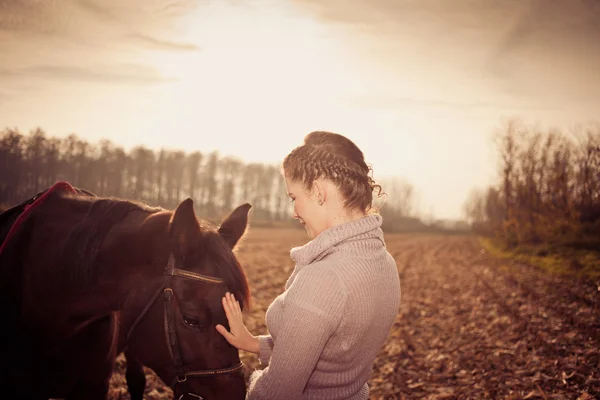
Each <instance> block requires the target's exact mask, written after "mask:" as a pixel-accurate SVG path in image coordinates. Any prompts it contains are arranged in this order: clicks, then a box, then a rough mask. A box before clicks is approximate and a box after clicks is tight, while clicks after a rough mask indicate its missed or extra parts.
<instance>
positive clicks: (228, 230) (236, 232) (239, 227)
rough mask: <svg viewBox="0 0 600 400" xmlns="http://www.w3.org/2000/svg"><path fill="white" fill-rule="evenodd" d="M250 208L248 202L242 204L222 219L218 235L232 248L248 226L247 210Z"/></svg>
mask: <svg viewBox="0 0 600 400" xmlns="http://www.w3.org/2000/svg"><path fill="white" fill-rule="evenodd" d="M251 208H252V205H250V204H249V203H245V204H242V205H241V206H239V207H238V208H236V209H235V210H233V211H232V212H231V214H229V216H228V217H227V218H225V219H224V220H223V222H222V223H221V226H220V227H219V235H221V237H222V238H223V239H225V241H226V242H227V244H229V247H231V248H232V249H233V248H234V247H235V245H236V244H237V242H238V241H239V240H240V238H241V237H242V236H243V235H244V233H245V232H246V227H247V226H248V212H249V211H250V209H251Z"/></svg>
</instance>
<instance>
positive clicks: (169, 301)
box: [126, 253, 244, 400]
mask: <svg viewBox="0 0 600 400" xmlns="http://www.w3.org/2000/svg"><path fill="white" fill-rule="evenodd" d="M173 278H182V279H189V280H193V281H197V282H202V283H209V284H221V283H224V281H223V279H221V278H216V277H213V276H208V275H203V274H199V273H196V272H192V271H187V270H184V269H181V268H176V267H175V257H174V256H173V253H171V254H170V255H169V261H168V262H167V268H166V270H165V281H164V284H163V285H161V286H160V287H159V288H158V290H157V291H156V293H154V295H153V296H152V298H151V299H150V301H149V302H148V303H147V304H146V306H145V307H144V309H143V310H142V312H141V313H140V315H139V316H138V317H137V319H136V320H135V322H134V323H133V325H131V328H129V332H127V338H126V346H127V345H128V343H129V338H130V336H131V334H132V333H133V330H134V329H135V328H136V326H137V325H138V324H139V323H140V322H141V321H142V319H143V318H144V316H145V315H146V313H147V312H148V310H149V309H150V307H151V306H152V304H154V302H155V301H156V299H157V298H158V296H160V294H161V292H162V293H163V299H164V310H165V312H164V329H165V339H166V341H167V345H168V349H169V353H170V355H171V360H172V361H173V364H174V365H175V379H174V380H173V383H172V384H171V389H172V390H173V392H175V388H176V386H177V384H179V383H183V382H185V381H187V379H188V378H206V377H215V376H219V375H226V374H232V373H235V372H237V371H240V370H241V369H242V368H243V367H244V363H242V362H240V363H238V364H236V365H234V366H232V367H228V368H218V369H203V370H190V371H186V368H185V367H184V365H183V360H182V358H181V350H180V348H179V342H178V341H177V329H176V325H175V306H174V304H173V298H174V297H175V296H174V293H173V288H172V285H171V281H172V280H173ZM187 395H190V396H192V397H194V398H197V399H202V397H200V396H198V395H197V394H194V393H187ZM184 396H186V394H182V395H181V396H179V399H178V400H181V399H183V397H184Z"/></svg>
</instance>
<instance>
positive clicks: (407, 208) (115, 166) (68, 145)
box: [0, 128, 427, 231]
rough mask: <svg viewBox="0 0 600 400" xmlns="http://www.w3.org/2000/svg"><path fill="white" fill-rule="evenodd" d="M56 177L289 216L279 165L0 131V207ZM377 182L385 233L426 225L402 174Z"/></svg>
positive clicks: (211, 213)
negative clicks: (245, 205) (381, 192)
mask: <svg viewBox="0 0 600 400" xmlns="http://www.w3.org/2000/svg"><path fill="white" fill-rule="evenodd" d="M59 180H64V181H68V182H69V183H71V184H72V185H73V186H76V187H78V188H81V189H85V190H88V191H90V192H93V193H94V194H96V195H98V196H103V197H104V196H106V197H115V198H123V199H131V200H137V201H142V202H144V203H147V204H149V205H152V206H161V207H164V208H166V209H174V208H175V207H176V206H177V205H178V204H179V202H180V201H182V200H183V199H185V198H187V197H190V198H192V199H193V200H194V204H195V207H196V210H197V212H198V214H199V215H201V216H202V217H203V218H206V219H218V218H220V217H222V216H223V215H225V214H227V213H228V212H230V211H231V210H232V209H233V208H235V207H236V206H237V205H239V204H242V203H245V202H250V203H251V204H252V205H253V213H254V219H255V220H259V221H283V220H289V219H290V212H291V204H290V202H289V198H288V196H287V193H286V190H285V184H284V180H283V178H282V176H281V173H280V166H279V165H271V164H263V163H245V162H243V161H242V160H240V159H239V158H236V157H230V156H222V155H220V154H219V153H218V152H216V151H213V152H210V153H203V152H200V151H192V152H186V151H183V150H169V149H159V150H152V149H149V148H146V147H144V146H137V147H135V148H133V149H131V150H129V151H126V150H124V148H123V147H121V146H118V145H117V144H115V143H113V142H111V141H110V140H106V139H103V140H101V141H99V142H98V143H90V142H88V141H86V140H84V139H82V138H81V137H79V136H78V135H76V134H71V135H69V136H66V137H63V138H59V137H53V136H49V135H47V134H46V132H44V130H42V129H41V128H36V129H34V130H32V131H30V132H29V133H28V134H23V133H21V132H20V131H19V130H18V129H12V128H6V129H4V131H2V132H1V133H0V205H3V206H4V207H5V208H6V207H9V206H11V205H14V204H18V203H20V202H21V201H23V200H25V199H28V198H30V197H32V196H33V195H35V194H37V193H39V192H40V191H42V190H44V189H45V188H48V187H50V186H52V185H53V184H54V183H55V182H57V181H59ZM381 183H382V186H383V188H384V191H385V192H386V193H387V194H388V195H387V198H386V201H385V204H384V207H383V208H382V209H381V214H382V215H383V216H384V218H385V219H384V221H386V222H385V223H386V224H387V230H395V231H398V230H414V229H426V228H427V227H426V226H425V225H424V224H423V223H422V222H421V221H420V220H419V219H418V218H416V217H415V216H414V210H415V206H414V196H413V193H414V190H413V186H412V185H411V184H410V183H409V182H407V181H405V180H402V179H400V178H392V179H388V180H386V181H383V182H381ZM384 228H386V227H384Z"/></svg>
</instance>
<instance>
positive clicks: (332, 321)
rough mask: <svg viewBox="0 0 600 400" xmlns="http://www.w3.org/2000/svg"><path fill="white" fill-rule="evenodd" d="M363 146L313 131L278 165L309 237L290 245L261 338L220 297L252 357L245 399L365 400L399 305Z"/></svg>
mask: <svg viewBox="0 0 600 400" xmlns="http://www.w3.org/2000/svg"><path fill="white" fill-rule="evenodd" d="M369 171H370V168H369V167H368V166H367V164H366V163H365V160H364V157H363V153H362V151H361V150H360V149H359V148H358V147H357V146H356V145H355V144H354V143H353V142H352V141H350V140H349V139H348V138H346V137H344V136H342V135H339V134H335V133H331V132H312V133H310V134H308V135H307V136H306V137H305V139H304V144H303V145H302V146H299V147H297V148H295V149H294V150H293V151H292V152H291V153H290V154H289V155H287V156H286V158H285V159H284V161H283V175H284V179H285V184H286V188H287V192H288V195H289V197H290V199H291V201H292V202H293V203H294V212H293V218H295V219H297V220H298V221H299V222H300V223H301V224H302V225H304V228H305V229H306V230H307V232H308V235H309V237H310V238H311V239H312V240H311V241H310V242H308V243H307V244H305V245H304V246H301V247H296V248H293V249H292V250H291V257H292V259H293V260H294V261H295V262H296V267H295V269H294V271H293V273H292V275H291V276H290V277H289V279H288V281H287V283H286V284H285V291H284V292H283V293H282V294H281V295H279V296H278V297H277V298H276V299H275V300H274V301H273V303H272V304H271V305H270V306H269V308H268V310H267V313H266V323H267V327H268V329H269V332H270V335H260V336H253V335H252V334H251V333H250V332H249V331H248V329H247V328H246V327H245V325H244V323H243V320H242V312H241V310H240V306H239V303H238V302H237V301H236V300H235V299H234V298H233V296H232V295H231V294H229V293H228V294H226V296H225V297H224V298H223V307H224V308H225V312H226V315H227V319H228V322H229V327H230V331H227V329H226V328H225V327H223V326H222V325H218V326H217V330H218V331H219V332H220V333H221V334H222V335H223V336H224V337H225V339H227V341H228V342H229V343H231V344H232V345H233V346H235V347H236V348H238V349H241V350H245V351H249V352H252V353H255V354H258V355H259V359H260V362H261V363H262V364H268V365H267V366H266V368H264V369H263V370H259V371H255V372H254V373H253V374H252V376H251V377H250V385H249V388H248V396H247V398H248V399H251V400H252V399H275V400H293V399H367V398H368V395H369V387H368V385H367V381H368V380H369V378H370V374H371V370H372V367H373V362H374V360H375V357H376V356H377V354H378V352H379V351H380V349H381V347H382V345H383V343H384V341H385V339H386V337H387V335H388V333H389V330H390V328H391V326H392V324H393V323H394V320H395V317H396V314H397V312H398V307H399V305H400V280H399V276H398V271H397V267H396V263H395V261H394V259H393V258H392V256H391V255H390V254H389V253H388V252H387V250H386V247H385V242H384V238H383V232H382V230H381V223H382V218H381V216H380V215H378V214H376V213H374V212H373V208H372V201H373V191H374V190H375V189H377V190H378V195H381V187H380V186H379V185H377V184H375V183H374V181H373V180H372V179H371V177H370V176H369Z"/></svg>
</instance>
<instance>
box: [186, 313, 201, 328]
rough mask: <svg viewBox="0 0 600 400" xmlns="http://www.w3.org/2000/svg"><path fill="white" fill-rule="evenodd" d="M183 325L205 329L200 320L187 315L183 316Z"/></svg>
mask: <svg viewBox="0 0 600 400" xmlns="http://www.w3.org/2000/svg"><path fill="white" fill-rule="evenodd" d="M183 323H184V324H186V325H188V326H190V327H192V328H196V329H201V328H202V327H203V326H202V324H200V321H199V320H197V319H196V318H192V317H188V316H185V315H184V316H183Z"/></svg>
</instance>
